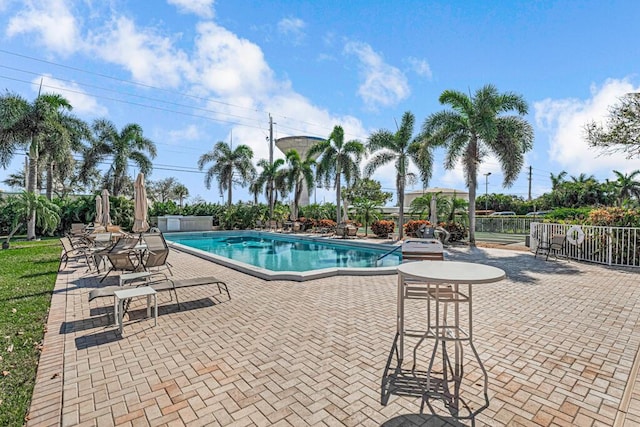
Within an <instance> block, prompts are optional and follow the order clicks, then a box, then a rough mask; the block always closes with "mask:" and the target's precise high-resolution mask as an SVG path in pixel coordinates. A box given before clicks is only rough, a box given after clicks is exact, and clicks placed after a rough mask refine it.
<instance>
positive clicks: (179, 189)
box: [173, 183, 189, 207]
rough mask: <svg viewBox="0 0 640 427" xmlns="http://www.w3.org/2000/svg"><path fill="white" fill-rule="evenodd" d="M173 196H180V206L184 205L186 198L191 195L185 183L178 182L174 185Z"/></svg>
mask: <svg viewBox="0 0 640 427" xmlns="http://www.w3.org/2000/svg"><path fill="white" fill-rule="evenodd" d="M173 197H177V198H178V202H179V203H180V207H182V202H183V201H184V199H185V198H187V197H189V189H188V188H187V187H186V186H185V185H184V184H180V183H177V184H176V185H174V186H173Z"/></svg>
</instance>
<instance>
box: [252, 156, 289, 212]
mask: <svg viewBox="0 0 640 427" xmlns="http://www.w3.org/2000/svg"><path fill="white" fill-rule="evenodd" d="M257 164H258V167H261V168H262V171H261V172H260V173H259V174H258V177H257V178H256V186H257V187H259V188H260V189H262V188H264V191H265V197H266V199H267V203H268V204H269V205H270V206H273V205H274V204H275V203H276V201H277V198H278V194H277V191H275V185H274V184H275V180H276V177H277V176H278V174H279V173H280V169H281V168H282V166H284V160H283V159H276V160H274V161H273V163H269V160H267V159H260V160H258V163H257ZM259 191H260V190H259ZM271 201H273V203H271ZM272 215H273V212H269V216H272Z"/></svg>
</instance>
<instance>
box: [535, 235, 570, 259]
mask: <svg viewBox="0 0 640 427" xmlns="http://www.w3.org/2000/svg"><path fill="white" fill-rule="evenodd" d="M566 241H567V235H566V234H556V235H554V236H551V242H550V243H549V249H548V250H547V257H546V258H545V261H546V260H548V259H549V255H553V256H554V257H555V258H556V259H559V258H558V255H565V258H567V260H569V258H568V257H566V254H565V253H564V247H565V243H566ZM536 252H537V250H536Z"/></svg>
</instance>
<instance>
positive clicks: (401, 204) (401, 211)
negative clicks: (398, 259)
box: [397, 175, 404, 240]
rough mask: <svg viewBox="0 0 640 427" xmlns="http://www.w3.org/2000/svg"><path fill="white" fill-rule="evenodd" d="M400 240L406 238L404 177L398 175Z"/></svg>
mask: <svg viewBox="0 0 640 427" xmlns="http://www.w3.org/2000/svg"><path fill="white" fill-rule="evenodd" d="M397 180H398V182H397V183H398V187H397V188H398V223H399V224H398V240H402V238H403V237H404V177H403V176H400V175H398V177H397Z"/></svg>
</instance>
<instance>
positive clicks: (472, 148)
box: [467, 138, 478, 247]
mask: <svg viewBox="0 0 640 427" xmlns="http://www.w3.org/2000/svg"><path fill="white" fill-rule="evenodd" d="M477 152H478V141H477V140H476V139H475V138H472V139H471V141H470V143H469V149H468V152H467V155H468V156H470V158H469V159H468V163H467V164H468V168H469V170H468V177H469V246H471V247H475V246H476V186H477V184H478V177H477V173H478V165H477V163H476V159H477V158H478V156H477Z"/></svg>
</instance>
